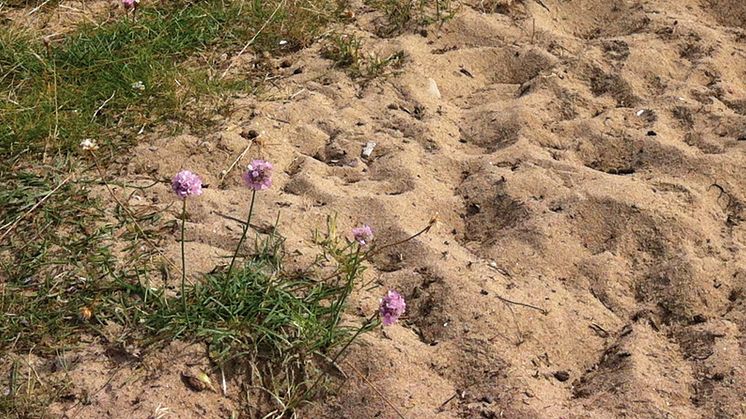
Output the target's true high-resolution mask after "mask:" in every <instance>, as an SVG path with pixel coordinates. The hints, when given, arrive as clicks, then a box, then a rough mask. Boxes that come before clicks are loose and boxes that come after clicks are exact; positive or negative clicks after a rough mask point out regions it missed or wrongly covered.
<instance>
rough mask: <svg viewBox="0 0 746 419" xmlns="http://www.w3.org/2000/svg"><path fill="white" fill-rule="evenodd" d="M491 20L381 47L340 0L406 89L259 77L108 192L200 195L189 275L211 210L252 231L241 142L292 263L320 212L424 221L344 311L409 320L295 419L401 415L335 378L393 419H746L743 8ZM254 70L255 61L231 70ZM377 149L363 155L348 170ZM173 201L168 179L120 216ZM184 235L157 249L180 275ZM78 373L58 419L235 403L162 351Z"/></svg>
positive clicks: (215, 221) (697, 2)
mask: <svg viewBox="0 0 746 419" xmlns="http://www.w3.org/2000/svg"><path fill="white" fill-rule="evenodd" d="M488 3H490V2H489V1H488V0H485V2H484V3H479V2H475V3H474V4H471V5H464V6H463V7H461V8H460V9H459V11H458V13H457V14H456V16H455V18H454V19H452V20H450V21H449V22H447V23H446V24H444V25H443V26H442V27H437V26H433V27H429V28H428V29H427V31H423V32H421V33H405V34H401V35H398V36H396V37H392V38H379V37H376V36H375V35H374V34H375V32H376V25H377V21H378V19H379V18H380V15H378V14H377V13H375V12H372V11H371V10H370V9H369V8H366V7H365V6H363V5H362V4H355V5H354V7H353V8H354V11H355V16H356V17H355V27H356V29H355V30H356V31H357V34H358V35H359V36H361V37H362V38H363V39H364V42H365V49H366V50H369V51H378V52H380V53H381V54H382V55H385V54H388V53H393V52H395V51H398V50H403V51H404V52H405V53H406V57H407V59H406V61H405V63H404V66H403V68H402V69H401V71H400V72H398V73H397V74H394V75H390V76H389V77H386V78H380V79H377V80H374V81H373V82H370V83H361V82H359V81H356V80H352V79H350V78H349V77H348V76H347V75H346V74H345V73H344V72H343V71H339V70H336V69H332V68H331V62H330V61H329V60H325V59H323V58H321V54H320V47H313V48H310V49H308V50H304V51H302V52H300V53H297V54H295V55H291V56H289V57H283V58H281V59H273V58H268V59H265V60H264V61H263V62H262V63H260V64H261V65H264V66H267V68H270V69H272V70H271V71H272V72H273V74H274V76H279V77H277V78H276V79H274V80H273V81H272V82H273V86H274V87H273V88H272V89H270V91H268V92H265V93H264V94H263V95H262V96H261V97H260V98H259V99H257V98H255V97H250V96H247V97H246V98H238V99H236V103H235V105H236V109H237V111H236V112H235V113H234V114H233V115H232V117H231V118H230V120H226V121H224V124H222V125H221V128H220V129H219V130H216V131H215V132H214V133H212V134H210V135H208V136H204V137H195V136H190V135H180V136H175V137H169V136H157V137H155V136H152V137H149V139H147V140H146V141H144V142H142V143H141V145H140V146H139V147H137V148H136V149H134V150H132V151H133V153H132V157H131V158H130V159H129V160H128V161H127V162H126V163H123V164H122V166H121V168H120V173H121V176H122V177H123V178H124V179H126V180H127V181H130V182H147V181H146V180H145V179H148V178H151V177H152V176H157V177H159V178H162V177H164V176H165V175H164V174H170V173H175V172H176V171H177V170H179V169H182V168H185V169H190V170H192V171H195V172H197V173H199V174H200V175H202V176H203V179H205V180H206V183H208V184H209V187H208V188H207V189H206V191H205V193H204V195H203V196H202V197H200V199H198V200H194V201H191V202H192V204H193V205H192V208H191V210H190V213H189V222H188V227H187V232H188V235H190V236H192V237H188V240H189V242H188V245H187V252H188V253H189V254H190V261H191V262H190V263H191V265H192V267H194V268H199V269H201V270H202V271H208V270H210V269H211V268H212V267H213V266H215V265H216V264H218V263H222V262H221V261H222V259H220V258H221V257H222V256H224V255H227V254H230V252H231V251H232V250H233V247H232V246H234V244H235V242H236V240H237V239H238V237H239V235H240V229H239V227H238V226H237V225H236V224H235V223H234V222H233V221H231V220H229V219H226V218H225V217H224V216H223V215H229V216H235V217H239V218H240V217H242V216H243V214H245V211H246V207H247V204H248V194H247V191H246V190H245V188H243V187H242V186H241V184H240V182H239V174H238V171H234V172H232V173H231V174H229V175H228V177H227V179H226V182H225V183H224V184H223V185H221V184H220V182H219V179H220V176H221V171H223V170H225V169H226V168H227V167H228V166H229V165H230V163H231V162H232V161H233V160H234V159H235V158H236V156H238V155H239V153H241V152H242V151H243V150H244V149H245V147H246V146H247V145H248V141H247V139H246V138H244V136H242V135H241V133H242V132H248V130H256V131H257V132H258V133H260V136H259V139H258V142H255V143H254V145H252V147H251V148H250V150H249V152H248V153H247V155H246V158H245V159H243V160H242V161H241V166H244V165H245V164H246V163H248V160H249V159H250V158H255V157H263V158H266V159H268V160H270V161H272V162H273V163H274V164H275V167H276V168H277V170H276V173H275V183H274V186H273V188H272V189H271V190H270V191H268V192H263V193H261V195H260V201H258V204H257V208H256V211H257V212H256V224H257V226H258V228H259V229H260V230H261V229H262V228H263V227H267V226H270V225H271V224H272V223H273V221H274V219H275V217H276V215H277V212H278V211H280V212H281V224H280V231H281V233H282V234H283V235H285V236H287V237H288V241H287V248H288V251H289V252H291V253H292V254H293V255H295V257H296V258H297V259H298V260H299V261H303V260H304V257H309V256H310V255H311V252H312V251H313V246H312V244H311V232H312V230H313V229H315V228H320V227H323V223H324V220H325V217H326V216H327V215H328V214H335V213H336V214H338V220H339V224H340V227H341V229H342V230H346V229H348V228H350V227H352V226H354V225H358V224H360V223H368V224H370V225H372V226H373V227H374V228H375V230H376V233H377V239H378V240H380V241H392V240H397V239H401V238H404V237H406V236H407V235H411V234H413V233H415V232H416V231H418V230H419V229H420V228H422V227H423V226H425V225H426V224H427V222H428V220H430V218H431V217H432V216H434V215H435V214H438V217H439V223H438V224H437V226H436V228H435V229H433V230H432V231H431V232H429V233H428V234H426V235H423V236H421V237H418V238H417V239H415V240H414V241H412V242H409V243H407V244H405V245H403V246H400V247H397V248H392V249H390V250H389V251H388V253H386V254H384V255H381V256H380V257H379V258H378V259H376V260H375V261H374V263H373V266H372V267H371V269H370V270H368V271H367V272H366V276H367V278H368V279H370V280H373V281H375V283H377V284H379V285H380V286H381V288H379V289H377V290H373V291H370V292H367V291H366V292H360V293H359V294H357V295H356V296H355V299H354V302H353V307H352V310H350V313H349V315H350V319H351V320H353V321H358V320H357V318H356V317H355V316H357V315H360V316H362V315H364V314H365V313H370V312H372V310H375V308H376V304H377V298H378V297H379V295H380V294H381V293H382V292H383V290H384V289H387V288H395V289H398V290H401V292H402V293H403V295H404V296H405V297H406V299H407V303H408V313H407V315H406V318H405V319H404V320H403V321H402V322H401V323H400V324H398V325H396V326H393V327H391V328H387V329H386V330H384V331H380V330H378V331H375V332H373V333H371V334H368V335H366V336H365V337H364V338H363V340H362V342H361V344H360V345H357V346H355V347H354V349H353V350H352V351H351V353H350V356H349V358H348V359H347V361H346V362H344V363H342V365H341V366H342V368H343V369H345V371H346V372H347V373H348V375H349V379H348V380H347V381H346V382H345V383H344V385H343V386H341V388H340V392H339V393H338V394H337V395H336V396H330V397H328V398H327V399H325V400H322V401H320V402H319V403H318V404H317V405H315V406H312V407H308V408H306V409H305V410H303V411H302V412H300V415H299V416H301V417H308V418H327V417H328V418H374V417H376V418H395V417H397V416H396V414H395V412H394V411H393V410H392V409H391V408H390V407H388V405H387V404H386V403H385V402H384V400H383V399H382V398H381V397H379V395H377V394H376V393H375V392H373V391H372V390H371V388H370V385H369V384H368V383H366V382H365V381H364V380H362V379H361V378H360V376H359V375H357V374H355V373H354V372H353V369H352V368H351V367H349V365H350V364H351V365H352V366H354V367H355V368H356V369H357V370H359V371H360V372H361V373H363V374H364V375H365V376H366V377H367V380H368V381H369V382H370V383H372V385H375V386H376V387H377V388H378V389H380V390H382V392H383V393H384V394H385V395H386V397H387V398H388V399H389V401H390V402H391V403H393V404H394V405H395V406H397V407H398V409H399V410H400V411H401V412H402V413H403V414H404V415H405V416H406V417H408V418H479V417H485V418H499V417H507V418H616V417H628V418H700V417H701V418H743V417H746V391H744V388H746V365H745V363H744V360H746V338H745V337H744V333H745V332H746V250H744V246H745V245H746V176H744V174H745V171H744V170H745V169H746V83H744V80H746V2H744V1H742V0H658V1H627V0H542V1H537V0H525V1H515V2H506V1H503V2H502V3H505V4H502V5H499V6H495V5H494V1H493V2H492V3H493V4H488ZM509 3H510V4H509ZM490 6H492V7H493V9H495V8H496V10H497V12H494V13H484V12H483V11H482V10H483V8H484V7H490ZM284 60H289V63H285V65H280V63H281V61H284ZM287 64H289V66H288V65H287ZM251 65H256V60H255V59H254V57H252V56H250V54H246V55H245V56H242V57H239V58H236V59H235V61H234V64H233V67H232V71H236V72H240V71H246V69H247V68H248V66H251ZM368 141H375V142H376V143H377V147H376V148H375V150H374V152H373V154H372V155H371V157H370V158H368V159H362V158H361V157H360V152H361V149H362V147H363V146H364V145H365V143H366V142H368ZM172 201H173V198H172V197H171V196H170V191H169V187H168V183H167V182H166V181H165V179H164V182H163V183H162V184H161V185H159V186H158V187H156V188H152V189H149V190H148V192H146V193H145V194H144V195H143V194H141V193H138V196H137V197H133V199H132V201H131V202H130V203H131V205H133V206H135V207H137V206H138V205H156V206H161V207H166V206H167V205H169V204H171V203H172ZM168 211H169V214H170V216H172V217H176V212H177V208H176V207H172V208H171V209H169V210H168ZM177 239H178V236H177V234H176V232H173V235H172V236H169V237H168V238H167V240H166V241H165V243H166V250H167V252H168V253H169V254H171V255H172V256H174V258H176V257H177V256H178V251H179V250H178V249H179V244H178V241H177ZM518 303H520V304H518ZM361 318H362V317H361ZM177 355H178V356H177ZM88 356H89V357H90V359H88V361H89V362H86V363H85V366H81V367H79V368H78V369H76V370H74V371H73V372H72V374H78V376H76V379H77V380H78V383H80V385H81V386H88V388H90V390H91V401H92V404H90V405H80V406H77V407H75V409H72V410H69V411H68V414H69V415H71V416H74V417H84V418H100V417H131V418H144V417H148V416H149V415H152V414H153V412H154V410H155V408H156V407H157V406H158V405H161V406H163V407H168V408H169V409H170V412H172V414H171V416H170V417H183V418H187V417H227V415H228V413H227V412H229V411H230V409H231V408H232V407H235V406H236V401H235V397H234V398H233V399H231V398H224V397H222V396H221V395H219V394H217V393H211V392H205V393H199V394H194V393H191V392H190V391H189V390H187V389H186V388H185V387H184V385H183V384H182V383H181V382H180V380H179V371H180V370H182V369H183V367H184V365H185V364H188V365H191V362H192V361H191V360H193V361H194V362H196V363H200V362H202V363H204V362H205V360H204V348H199V347H192V348H189V349H188V350H187V349H184V347H183V345H180V344H178V343H174V345H172V347H170V348H169V349H168V351H166V352H165V353H162V354H158V355H152V356H150V357H149V358H148V360H147V362H149V363H150V364H148V365H150V367H151V368H148V369H146V370H147V371H150V372H149V373H148V374H140V375H134V378H133V375H132V374H128V373H126V372H125V373H123V374H121V375H115V376H114V377H113V378H111V374H110V372H111V371H110V370H109V369H108V368H109V367H108V366H107V365H109V364H107V362H108V361H107V360H108V359H110V358H109V356H110V354H109V355H107V354H103V353H102V354H98V355H97V354H96V353H95V351H94V352H92V353H90V354H88ZM151 358H152V359H151ZM187 358H189V359H187ZM215 379H217V377H215ZM133 380H134V384H133ZM237 380H238V378H237V377H231V379H230V382H229V395H230V394H231V392H233V394H234V395H235V394H236V392H237V391H238V390H237V387H236V386H235V383H236V382H237ZM107 383H108V385H105V384H107ZM101 388H103V389H102V390H99V391H96V390H97V389H101ZM58 408H59V409H60V410H61V411H62V410H65V409H67V408H69V405H68V406H58Z"/></svg>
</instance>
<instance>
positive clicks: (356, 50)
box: [322, 33, 404, 80]
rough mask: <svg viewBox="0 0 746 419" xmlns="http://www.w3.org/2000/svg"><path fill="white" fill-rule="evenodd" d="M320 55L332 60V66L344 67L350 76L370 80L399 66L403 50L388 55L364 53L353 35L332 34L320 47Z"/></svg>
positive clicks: (361, 44) (402, 57) (361, 45)
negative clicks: (321, 47)
mask: <svg viewBox="0 0 746 419" xmlns="http://www.w3.org/2000/svg"><path fill="white" fill-rule="evenodd" d="M322 56H323V57H324V58H326V59H329V60H332V61H333V62H334V66H335V67H338V68H342V69H344V70H345V71H346V72H347V73H348V74H349V75H350V77H352V78H359V79H363V80H370V79H374V78H377V77H381V76H383V75H385V74H386V73H387V72H389V71H392V70H396V69H398V68H400V67H401V65H402V63H403V61H404V52H403V51H398V52H395V53H393V54H390V55H388V56H381V55H379V54H376V53H367V54H366V53H364V52H363V42H362V40H360V38H358V37H357V36H354V35H348V34H339V33H335V34H332V35H331V36H329V37H328V38H327V42H326V44H325V45H324V47H323V49H322Z"/></svg>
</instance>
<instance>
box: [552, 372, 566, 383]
mask: <svg viewBox="0 0 746 419" xmlns="http://www.w3.org/2000/svg"><path fill="white" fill-rule="evenodd" d="M554 378H556V379H557V381H560V382H563V383H564V382H565V381H567V380H569V379H570V373H569V372H567V371H557V372H555V373H554Z"/></svg>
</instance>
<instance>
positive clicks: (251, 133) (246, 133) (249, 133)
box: [241, 129, 259, 140]
mask: <svg viewBox="0 0 746 419" xmlns="http://www.w3.org/2000/svg"><path fill="white" fill-rule="evenodd" d="M241 136H242V137H243V138H245V139H247V140H253V139H254V138H256V137H258V136H259V131H257V130H255V129H249V130H243V131H241Z"/></svg>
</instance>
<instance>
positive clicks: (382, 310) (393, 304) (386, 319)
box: [378, 290, 407, 326]
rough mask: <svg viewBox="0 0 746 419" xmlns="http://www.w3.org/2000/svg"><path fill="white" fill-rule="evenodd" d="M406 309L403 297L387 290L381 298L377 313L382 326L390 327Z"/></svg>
mask: <svg viewBox="0 0 746 419" xmlns="http://www.w3.org/2000/svg"><path fill="white" fill-rule="evenodd" d="M406 308H407V304H406V303H405V302H404V297H402V296H401V294H399V293H398V292H396V291H394V290H389V292H387V293H386V295H385V296H384V297H383V298H381V305H380V307H379V308H378V313H379V314H380V315H381V318H382V321H383V325H384V326H391V325H392V324H394V323H396V321H397V320H399V317H400V316H401V315H402V314H404V310H405V309H406Z"/></svg>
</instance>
